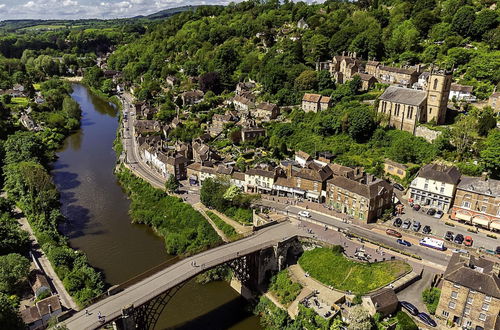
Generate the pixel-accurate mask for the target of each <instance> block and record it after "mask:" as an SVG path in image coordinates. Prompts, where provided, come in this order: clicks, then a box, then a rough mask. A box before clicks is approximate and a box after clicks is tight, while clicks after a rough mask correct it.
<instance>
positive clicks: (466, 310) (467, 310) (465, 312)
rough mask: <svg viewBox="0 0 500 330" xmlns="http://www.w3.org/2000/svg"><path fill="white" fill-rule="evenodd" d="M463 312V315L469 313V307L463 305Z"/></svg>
mask: <svg viewBox="0 0 500 330" xmlns="http://www.w3.org/2000/svg"><path fill="white" fill-rule="evenodd" d="M464 314H465V315H469V314H470V307H465V309H464Z"/></svg>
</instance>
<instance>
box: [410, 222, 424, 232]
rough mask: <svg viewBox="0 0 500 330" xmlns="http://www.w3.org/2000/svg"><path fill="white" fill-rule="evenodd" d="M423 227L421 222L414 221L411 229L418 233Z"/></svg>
mask: <svg viewBox="0 0 500 330" xmlns="http://www.w3.org/2000/svg"><path fill="white" fill-rule="evenodd" d="M421 226H422V225H421V224H420V222H419V221H413V226H412V227H411V229H412V230H413V231H414V232H418V231H419V230H420V227H421Z"/></svg>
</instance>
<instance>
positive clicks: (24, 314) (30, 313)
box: [21, 306, 42, 324]
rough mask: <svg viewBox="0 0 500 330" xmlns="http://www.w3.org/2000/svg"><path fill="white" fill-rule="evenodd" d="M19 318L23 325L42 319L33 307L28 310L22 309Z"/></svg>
mask: <svg viewBox="0 0 500 330" xmlns="http://www.w3.org/2000/svg"><path fill="white" fill-rule="evenodd" d="M21 318H22V319H23V322H24V323H26V324H30V323H34V322H36V321H38V320H40V319H41V318H42V317H41V316H40V312H39V311H38V308H36V306H33V307H30V308H26V309H23V310H22V311H21Z"/></svg>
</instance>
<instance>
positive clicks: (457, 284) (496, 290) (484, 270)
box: [436, 253, 500, 330]
mask: <svg viewBox="0 0 500 330" xmlns="http://www.w3.org/2000/svg"><path fill="white" fill-rule="evenodd" d="M499 271H500V265H499V264H498V263H497V262H493V261H490V260H488V259H486V258H478V257H475V256H473V255H470V254H462V253H453V255H452V257H451V259H450V262H449V263H448V266H447V268H446V271H445V273H444V276H443V285H442V288H441V296H440V298H439V304H438V307H437V309H436V316H437V317H439V318H442V319H444V320H447V321H449V322H452V323H453V324H454V325H455V326H457V327H462V328H463V329H474V330H483V329H499V327H500V324H499V320H498V314H499V312H500V279H499Z"/></svg>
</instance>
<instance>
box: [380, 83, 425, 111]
mask: <svg viewBox="0 0 500 330" xmlns="http://www.w3.org/2000/svg"><path fill="white" fill-rule="evenodd" d="M426 98H427V93H426V92H424V91H421V90H416V89H411V88H404V87H396V86H389V87H387V89H386V90H385V91H384V93H383V94H382V95H380V100H383V101H388V102H394V103H403V104H408V105H413V106H417V107H418V106H420V105H421V104H422V103H424V101H425V100H426Z"/></svg>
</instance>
